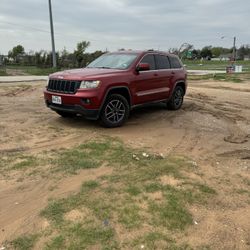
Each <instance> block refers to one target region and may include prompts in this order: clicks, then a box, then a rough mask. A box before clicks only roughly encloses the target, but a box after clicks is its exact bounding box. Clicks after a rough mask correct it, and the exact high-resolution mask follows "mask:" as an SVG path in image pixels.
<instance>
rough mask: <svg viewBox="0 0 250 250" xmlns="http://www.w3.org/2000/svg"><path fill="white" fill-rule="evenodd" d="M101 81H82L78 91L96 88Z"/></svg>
mask: <svg viewBox="0 0 250 250" xmlns="http://www.w3.org/2000/svg"><path fill="white" fill-rule="evenodd" d="M100 82H101V81H82V82H81V85H80V89H92V88H97V87H98V86H99V84H100Z"/></svg>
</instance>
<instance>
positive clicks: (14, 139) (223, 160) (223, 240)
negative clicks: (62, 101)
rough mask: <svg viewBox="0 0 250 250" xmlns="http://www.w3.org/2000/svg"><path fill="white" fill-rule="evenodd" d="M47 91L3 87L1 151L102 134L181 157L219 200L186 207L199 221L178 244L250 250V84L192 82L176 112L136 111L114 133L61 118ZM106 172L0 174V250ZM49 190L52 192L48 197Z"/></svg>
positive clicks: (32, 149)
mask: <svg viewBox="0 0 250 250" xmlns="http://www.w3.org/2000/svg"><path fill="white" fill-rule="evenodd" d="M44 86H45V82H36V83H0V153H1V152H2V153H4V152H29V153H31V154H36V153H38V152H42V151H43V150H50V149H58V148H60V147H62V146H63V147H71V146H73V145H76V144H79V143H83V142H85V141H86V140H89V139H91V138H97V137H100V136H105V135H106V136H112V137H118V138H120V139H122V140H123V141H124V142H125V143H126V144H128V145H131V146H132V147H135V148H140V147H144V148H147V149H148V150H149V151H153V152H156V153H162V154H164V155H168V154H177V155H185V156H187V157H189V158H190V159H192V160H193V161H194V162H195V164H197V171H198V172H199V174H200V177H199V178H202V179H203V180H205V182H206V183H207V184H208V185H210V186H211V187H213V188H214V189H215V190H216V192H217V193H218V195H217V197H216V199H214V202H213V203H212V204H209V205H208V206H205V207H204V206H203V207H199V206H197V207H191V208H190V210H191V212H192V214H193V217H194V219H195V222H196V223H195V225H194V226H192V227H190V228H189V229H188V230H187V232H186V233H185V234H184V235H182V236H181V237H182V239H181V240H183V242H188V243H189V244H190V245H191V246H193V247H194V248H195V247H196V246H199V245H201V244H203V245H209V246H210V247H211V249H250V219H249V218H250V194H249V188H250V184H249V183H250V82H244V83H228V82H212V81H203V82H199V81H193V82H190V83H189V89H188V93H187V96H186V98H185V102H184V105H183V108H182V109H181V110H179V111H174V112H172V111H168V110H165V109H164V107H163V105H161V104H157V105H152V106H149V107H147V108H140V109H136V110H133V111H132V113H131V117H130V118H129V120H128V122H127V123H126V125H125V126H123V127H121V128H116V129H105V128H102V127H100V126H99V124H98V122H92V121H86V120H84V119H83V118H81V117H77V118H74V119H63V118H61V117H59V116H58V115H57V114H56V113H54V112H52V111H50V110H49V109H48V108H46V107H45V105H44V101H43V93H42V90H43V88H44ZM0 160H1V159H0ZM108 171H110V170H109V169H107V168H105V167H103V168H99V169H92V170H84V171H81V172H80V174H78V175H75V176H69V177H65V178H64V179H60V180H58V181H57V182H56V183H55V181H54V180H50V179H48V180H46V179H40V178H38V177H30V178H29V177H25V178H26V179H25V181H22V182H20V181H18V180H20V178H21V177H22V176H20V174H18V173H13V174H10V175H8V176H7V177H6V176H5V175H1V174H0V247H1V242H4V241H5V240H9V239H12V238H15V237H17V236H18V235H20V234H23V233H29V232H32V231H33V230H36V229H41V228H44V227H46V221H43V220H42V219H41V218H40V217H39V212H40V211H41V209H42V208H44V207H45V206H46V204H47V202H48V199H49V198H51V197H61V196H65V195H67V194H69V193H71V192H73V191H75V190H77V189H79V187H80V185H81V183H82V181H83V180H89V179H92V178H94V177H95V176H98V175H102V174H103V173H106V172H108ZM192 175H193V173H190V176H191V177H192ZM246 183H247V184H246ZM53 185H56V186H57V188H56V189H55V190H53V191H52V192H48V190H49V189H51V187H52V186H53Z"/></svg>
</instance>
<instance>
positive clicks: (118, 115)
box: [100, 94, 129, 128]
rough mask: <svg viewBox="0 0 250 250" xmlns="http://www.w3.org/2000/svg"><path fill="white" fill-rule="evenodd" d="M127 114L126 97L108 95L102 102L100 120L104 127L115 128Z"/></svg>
mask: <svg viewBox="0 0 250 250" xmlns="http://www.w3.org/2000/svg"><path fill="white" fill-rule="evenodd" d="M128 116H129V104H128V101H127V99H126V98H125V97H124V96H122V95H118V94H113V95H110V96H109V97H108V98H107V100H106V101H105V103H104V106H103V108H102V111H101V116H100V121H101V124H102V125H103V126H104V127H107V128H115V127H120V126H122V125H123V124H124V123H125V122H126V120H127V119H128Z"/></svg>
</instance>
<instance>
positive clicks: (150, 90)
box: [44, 50, 187, 127]
mask: <svg viewBox="0 0 250 250" xmlns="http://www.w3.org/2000/svg"><path fill="white" fill-rule="evenodd" d="M186 79H187V73H186V70H185V69H184V68H183V65H182V63H181V62H180V60H179V58H178V57H177V56H175V55H172V54H169V53H165V52H160V51H153V50H149V51H118V52H113V53H106V54H104V55H102V56H100V57H99V58H97V59H96V60H94V61H93V62H92V63H90V64H89V65H88V66H87V67H86V68H81V69H73V70H66V71H62V72H57V73H54V74H51V75H50V76H49V80H48V86H47V88H46V90H45V91H44V99H45V102H46V104H47V106H48V107H49V108H51V109H52V110H54V111H55V112H57V113H58V114H59V115H61V116H63V117H69V116H75V115H77V114H81V115H83V116H85V117H86V118H88V119H92V120H97V119H99V120H100V121H101V123H102V124H103V125H104V126H106V127H118V126H121V125H122V124H123V123H124V122H125V121H126V120H127V118H128V116H129V113H130V110H131V109H132V108H134V107H135V106H138V105H142V104H146V103H152V102H165V103H166V105H167V107H168V108H170V109H172V110H177V109H179V108H180V107H181V106H182V103H183V98H184V95H185V93H186V88H187V82H186Z"/></svg>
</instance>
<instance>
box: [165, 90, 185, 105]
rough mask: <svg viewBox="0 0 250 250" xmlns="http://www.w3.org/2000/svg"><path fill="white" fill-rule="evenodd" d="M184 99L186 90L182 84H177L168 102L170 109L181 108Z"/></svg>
mask: <svg viewBox="0 0 250 250" xmlns="http://www.w3.org/2000/svg"><path fill="white" fill-rule="evenodd" d="M183 99H184V90H183V88H182V87H181V86H176V87H175V89H174V92H173V94H172V96H171V98H170V100H169V101H168V102H167V107H168V109H171V110H178V109H180V108H181V106H182V103H183Z"/></svg>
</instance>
